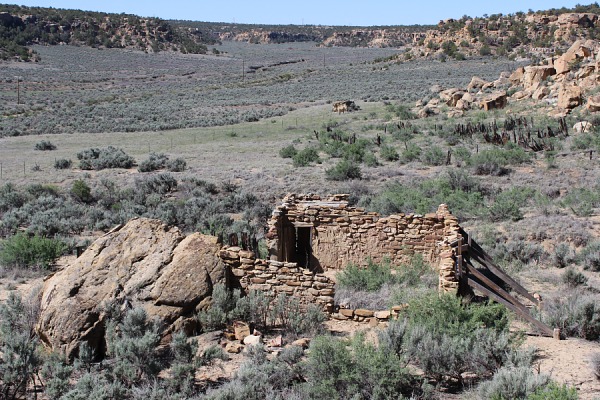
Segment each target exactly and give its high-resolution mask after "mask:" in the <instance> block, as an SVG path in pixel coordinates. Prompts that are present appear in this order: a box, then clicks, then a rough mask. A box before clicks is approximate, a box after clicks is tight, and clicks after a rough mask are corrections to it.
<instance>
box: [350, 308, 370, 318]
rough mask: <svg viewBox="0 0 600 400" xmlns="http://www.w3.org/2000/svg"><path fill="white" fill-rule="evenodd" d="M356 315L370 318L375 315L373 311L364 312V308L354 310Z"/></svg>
mask: <svg viewBox="0 0 600 400" xmlns="http://www.w3.org/2000/svg"><path fill="white" fill-rule="evenodd" d="M354 314H355V315H358V316H359V317H364V318H370V317H372V316H373V314H374V313H373V311H371V310H364V309H362V308H359V309H357V310H354Z"/></svg>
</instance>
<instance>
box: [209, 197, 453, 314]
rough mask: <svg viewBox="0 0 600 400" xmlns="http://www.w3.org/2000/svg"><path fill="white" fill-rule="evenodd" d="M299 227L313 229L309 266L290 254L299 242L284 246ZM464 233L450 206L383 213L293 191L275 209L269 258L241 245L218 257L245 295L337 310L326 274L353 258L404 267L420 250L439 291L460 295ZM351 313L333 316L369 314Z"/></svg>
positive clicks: (343, 199)
mask: <svg viewBox="0 0 600 400" xmlns="http://www.w3.org/2000/svg"><path fill="white" fill-rule="evenodd" d="M297 228H311V237H310V247H311V263H310V265H309V268H302V267H301V266H299V265H298V263H296V262H291V261H288V260H286V259H285V258H287V256H286V254H287V255H289V253H290V251H294V250H295V247H294V248H293V249H287V250H286V249H284V246H286V245H288V246H291V245H294V246H295V243H294V242H293V241H292V242H291V244H290V243H286V240H288V239H289V238H288V239H286V238H285V237H284V236H285V235H284V231H285V230H287V232H288V235H293V234H295V233H293V232H295V229H297ZM459 230H460V226H459V225H458V219H457V218H456V217H455V216H453V215H452V214H451V213H450V211H449V210H448V207H447V206H446V205H445V204H442V205H440V206H439V208H438V210H437V212H436V213H430V214H425V215H418V214H398V215H391V216H389V217H381V216H380V215H379V214H377V213H373V212H365V211H364V210H363V209H361V208H358V207H350V206H348V195H346V194H342V195H333V196H330V197H327V198H324V199H322V198H321V197H319V196H315V195H293V194H292V195H288V196H286V197H285V198H284V200H283V202H282V204H281V205H280V206H278V207H276V209H275V210H274V211H273V215H272V218H271V220H270V222H269V231H268V233H267V236H266V238H267V247H268V250H269V258H270V259H269V260H260V259H257V258H256V257H255V254H254V252H252V251H247V250H243V249H241V248H240V247H237V246H225V247H223V248H222V249H221V251H220V257H221V259H222V260H223V262H224V263H225V264H226V265H227V266H228V267H229V268H230V269H231V273H232V275H233V276H234V277H235V278H236V279H237V281H238V282H239V284H240V286H241V287H242V288H243V289H244V290H245V291H246V292H248V291H250V290H261V291H266V292H270V293H273V294H275V295H278V294H279V293H285V294H288V295H291V296H295V297H297V298H298V299H299V301H300V303H301V304H303V305H306V304H312V303H316V304H320V305H322V306H323V309H324V310H326V311H328V312H330V313H333V312H334V311H336V310H335V309H334V308H335V305H334V286H335V282H334V281H333V280H331V279H330V278H328V277H327V276H326V275H325V273H327V271H332V270H333V271H339V270H341V269H343V268H345V267H346V266H347V265H348V264H350V263H354V264H357V265H365V264H366V263H367V261H368V260H369V259H371V260H373V261H374V262H381V261H382V260H383V259H384V258H388V259H389V260H390V261H391V262H392V263H393V264H395V265H401V264H403V263H406V262H407V261H409V260H410V258H411V257H412V256H413V255H414V254H415V253H420V254H422V255H423V256H424V259H425V260H426V261H428V262H429V263H430V264H431V265H432V266H433V267H434V268H436V269H438V271H439V290H440V291H441V292H451V293H457V291H458V285H459V282H458V279H457V273H456V254H455V249H454V248H453V247H452V246H451V244H452V243H453V242H455V241H456V240H458V238H459V237H460V233H459ZM350 311H351V310H340V311H339V312H337V313H336V314H335V315H337V316H338V317H339V318H340V319H342V318H353V319H357V320H359V321H360V320H361V319H365V318H367V316H366V315H360V313H361V312H360V311H359V312H356V310H355V311H352V315H346V314H349V313H350ZM369 312H371V311H369ZM362 313H363V314H365V312H362ZM373 313H374V311H373ZM380 314H381V315H383V314H382V313H380ZM367 319H368V318H367ZM380 319H381V318H380Z"/></svg>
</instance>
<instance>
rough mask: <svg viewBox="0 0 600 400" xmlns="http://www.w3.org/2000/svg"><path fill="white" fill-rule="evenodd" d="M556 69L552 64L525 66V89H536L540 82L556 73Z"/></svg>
mask: <svg viewBox="0 0 600 400" xmlns="http://www.w3.org/2000/svg"><path fill="white" fill-rule="evenodd" d="M555 73H556V70H555V69H554V67H553V66H550V65H541V66H529V67H525V72H524V74H523V86H524V87H525V89H531V90H535V89H537V88H538V87H539V85H540V83H541V82H542V81H544V80H545V79H547V78H548V77H550V76H552V75H554V74H555Z"/></svg>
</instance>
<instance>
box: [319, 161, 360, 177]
mask: <svg viewBox="0 0 600 400" xmlns="http://www.w3.org/2000/svg"><path fill="white" fill-rule="evenodd" d="M325 177H326V178H327V179H329V180H332V181H347V180H350V179H362V172H361V170H360V167H359V166H358V165H357V164H355V163H354V162H352V161H348V160H341V161H340V162H339V163H337V164H336V165H335V166H333V167H332V168H329V169H327V170H326V171H325Z"/></svg>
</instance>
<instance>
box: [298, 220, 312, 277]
mask: <svg viewBox="0 0 600 400" xmlns="http://www.w3.org/2000/svg"><path fill="white" fill-rule="evenodd" d="M311 243H312V229H311V228H308V227H307V228H304V227H302V228H301V227H297V228H296V262H297V263H298V266H299V267H302V268H310V259H311V255H312V245H311Z"/></svg>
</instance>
